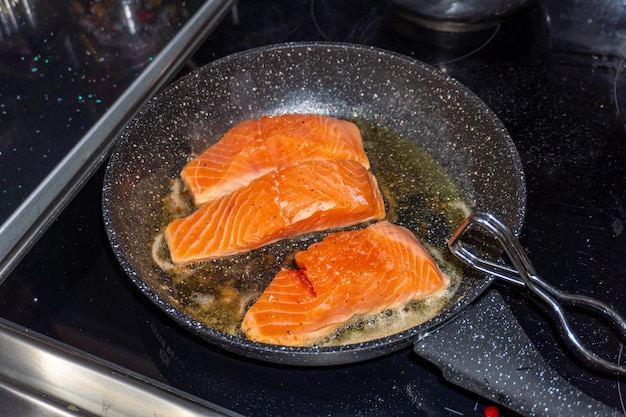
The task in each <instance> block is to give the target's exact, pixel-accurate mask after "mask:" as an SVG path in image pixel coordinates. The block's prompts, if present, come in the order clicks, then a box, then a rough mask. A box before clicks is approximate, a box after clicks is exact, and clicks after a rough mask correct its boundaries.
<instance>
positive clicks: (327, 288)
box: [241, 221, 450, 346]
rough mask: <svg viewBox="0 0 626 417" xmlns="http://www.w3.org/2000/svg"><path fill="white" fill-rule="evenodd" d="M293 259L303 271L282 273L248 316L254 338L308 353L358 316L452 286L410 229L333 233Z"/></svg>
mask: <svg viewBox="0 0 626 417" xmlns="http://www.w3.org/2000/svg"><path fill="white" fill-rule="evenodd" d="M295 259H296V264H297V266H298V268H300V269H299V270H296V269H291V268H283V269H281V270H280V271H279V272H278V274H277V275H276V276H275V277H274V279H273V280H272V282H271V283H270V285H269V286H268V287H267V288H266V289H265V291H264V292H263V293H262V294H261V295H260V296H259V298H258V300H257V301H256V302H255V303H254V304H253V305H252V307H250V309H249V310H248V311H247V313H246V315H245V316H244V319H243V322H242V324H241V330H242V331H243V333H244V334H245V335H246V336H247V337H248V338H249V339H251V340H255V341H258V342H262V343H271V344H277V345H285V346H308V345H311V344H313V343H315V342H316V341H319V340H321V339H322V338H323V337H325V336H327V335H328V334H329V333H331V332H332V331H333V330H335V329H336V328H337V327H339V326H341V325H343V324H344V323H346V322H347V321H348V320H350V319H351V318H352V317H354V316H355V315H366V314H375V313H379V312H382V311H385V310H387V309H394V308H398V307H400V306H404V305H406V304H407V303H409V302H410V301H412V300H416V299H422V298H425V297H428V296H432V295H436V294H439V293H441V292H442V291H444V290H445V289H446V288H447V287H448V285H449V283H450V280H449V278H448V277H446V276H445V275H443V274H442V273H441V271H440V270H439V268H438V266H437V264H436V263H435V261H434V260H433V259H432V257H431V256H430V254H429V253H428V252H427V251H426V249H425V248H424V247H423V246H422V245H421V244H420V243H419V241H418V240H417V238H416V237H415V235H414V234H413V233H412V232H411V231H410V230H408V229H406V228H404V227H402V226H398V225H394V224H392V223H389V222H387V221H382V222H378V223H375V224H373V225H370V226H368V227H367V228H365V229H360V230H352V231H344V232H336V233H334V234H331V235H329V236H327V237H326V238H325V239H324V240H322V241H321V242H319V243H315V244H313V245H311V246H310V247H309V248H308V249H307V250H304V251H301V252H298V253H296V255H295ZM302 275H304V277H303V276H302Z"/></svg>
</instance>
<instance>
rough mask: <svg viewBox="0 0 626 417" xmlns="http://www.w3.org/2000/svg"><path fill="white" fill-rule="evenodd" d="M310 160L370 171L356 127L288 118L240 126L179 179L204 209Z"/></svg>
mask: <svg viewBox="0 0 626 417" xmlns="http://www.w3.org/2000/svg"><path fill="white" fill-rule="evenodd" d="M312 159H348V160H353V161H357V162H359V163H360V164H362V165H363V166H364V167H365V168H367V169H369V168H370V164H369V160H368V159H367V156H366V155H365V151H364V150H363V141H362V138H361V133H360V131H359V128H358V127H357V126H356V125H355V124H354V123H352V122H349V121H346V120H341V119H336V118H333V117H329V116H321V115H314V114H307V115H300V114H286V115H282V116H274V117H271V116H266V117H261V118H259V119H254V120H247V121H244V122H241V123H240V124H239V125H237V126H235V127H233V128H232V129H231V130H229V131H228V132H227V133H226V134H225V135H224V136H223V137H222V139H221V140H220V141H219V142H217V143H216V144H215V145H213V146H211V147H209V148H208V149H207V150H206V151H205V152H204V153H202V154H201V155H200V156H198V157H197V158H195V159H193V160H191V161H190V162H189V163H187V165H186V166H185V167H184V168H183V170H182V171H181V173H180V176H181V178H182V180H183V182H184V183H185V185H186V186H187V188H189V190H190V191H191V193H192V195H193V197H194V201H195V203H196V204H197V205H200V204H203V203H205V202H207V201H209V200H212V199H215V198H218V197H221V196H223V195H226V194H230V193H231V192H233V191H234V190H236V189H238V188H240V187H244V186H246V185H248V183H249V182H250V181H251V180H253V179H255V178H258V177H260V176H262V175H264V174H266V173H268V172H270V171H273V170H276V169H280V168H283V167H287V166H290V165H295V164H298V163H300V162H303V161H307V160H312Z"/></svg>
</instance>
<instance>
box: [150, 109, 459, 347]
mask: <svg viewBox="0 0 626 417" xmlns="http://www.w3.org/2000/svg"><path fill="white" fill-rule="evenodd" d="M356 123H357V124H358V125H359V128H360V129H361V132H362V135H363V139H364V146H365V149H366V153H367V155H368V157H369V159H370V163H371V165H372V173H373V174H374V175H375V176H376V179H377V180H378V184H379V186H380V189H381V192H382V194H383V198H384V200H385V205H386V208H387V218H386V220H389V221H390V222H392V223H396V224H399V225H402V226H405V227H407V228H408V229H410V230H411V231H413V232H414V233H415V235H416V236H417V237H418V238H419V239H420V241H421V242H422V243H423V244H424V246H425V247H426V248H427V249H428V250H429V251H430V253H431V255H433V257H434V258H435V260H436V261H437V263H438V265H439V267H440V268H441V270H442V272H443V273H445V274H446V275H448V276H449V277H450V279H451V284H450V287H449V288H448V289H447V290H446V291H445V292H444V293H443V294H440V295H436V296H432V297H429V298H427V299H425V300H418V301H414V302H411V303H409V304H408V305H406V306H404V307H403V308H400V309H397V310H387V311H383V312H381V313H378V314H373V315H368V316H358V317H354V318H353V319H352V320H350V322H348V323H346V325H344V326H342V327H341V328H339V329H337V330H336V331H335V332H333V333H332V334H330V335H328V336H327V337H325V338H324V339H323V340H320V341H319V343H318V344H319V345H338V344H348V343H357V342H362V341H366V340H372V339H377V338H380V337H384V336H387V335H390V334H394V333H397V332H399V331H402V330H406V329H409V328H411V327H414V326H416V325H418V324H420V323H423V322H424V321H426V320H428V319H430V318H431V317H433V316H435V315H436V314H437V313H438V311H439V310H440V309H441V307H442V306H443V305H444V304H445V302H446V301H447V300H448V299H449V297H451V296H452V295H453V294H454V291H455V289H456V287H457V286H458V283H459V282H460V274H459V273H458V272H456V271H457V268H456V267H454V266H453V265H455V261H454V260H453V259H452V256H451V255H449V252H448V251H447V250H446V249H445V246H446V241H447V239H448V237H449V236H450V234H451V232H452V231H453V230H454V228H455V227H456V226H457V225H458V224H460V223H461V221H462V220H463V219H464V218H465V217H466V215H467V214H468V208H467V205H466V204H465V203H464V202H463V199H462V198H461V194H460V192H459V190H458V187H457V186H456V185H455V183H454V181H453V180H452V178H450V176H449V175H448V174H447V173H446V171H445V170H444V169H443V168H442V167H441V165H439V163H438V162H437V161H436V160H434V159H433V158H432V156H431V155H430V154H429V153H428V152H427V151H426V150H425V149H423V148H422V147H420V146H418V145H417V144H416V143H415V142H413V141H411V140H409V139H406V138H404V137H401V136H399V135H397V134H394V133H392V132H390V131H388V130H386V129H384V128H380V127H377V126H372V125H368V124H365V123H360V122H358V121H356ZM193 210H194V207H193V200H192V198H191V197H190V196H189V194H188V192H187V191H186V190H185V189H184V187H183V186H182V185H181V183H180V180H173V181H172V187H171V189H170V192H169V194H168V195H167V196H166V197H165V198H164V204H163V219H162V226H163V228H165V226H166V225H167V224H168V223H169V222H170V221H171V220H172V219H174V218H176V217H181V216H184V215H187V214H189V213H191V212H192V211H193ZM363 226H364V225H361V226H359V227H363ZM344 230H345V229H344ZM335 231H336V230H335ZM328 233H330V232H317V233H311V234H307V235H304V236H299V237H294V238H290V239H285V240H282V241H279V242H276V243H274V244H271V245H268V246H265V247H263V248H260V249H256V250H253V251H250V252H248V253H244V254H242V255H237V256H231V257H228V258H225V259H220V260H214V261H209V262H201V263H196V264H191V265H187V266H180V265H175V264H173V263H171V260H170V259H169V252H168V250H167V246H166V244H165V242H164V240H163V238H162V235H159V236H157V238H156V239H155V242H154V246H153V258H154V260H155V262H156V263H157V265H158V266H159V267H160V268H161V270H162V271H164V274H163V282H162V284H163V285H164V286H166V287H167V288H168V289H170V290H171V292H172V293H173V294H174V295H173V299H172V301H173V302H174V303H175V304H177V305H179V306H180V307H181V308H182V309H183V310H185V312H186V313H187V314H188V315H189V316H190V317H192V318H193V319H195V320H197V321H200V322H202V323H204V324H206V325H207V326H210V327H212V328H215V329H217V330H220V331H222V332H225V333H229V334H232V335H238V336H241V337H244V336H243V335H242V334H241V332H240V330H239V325H240V323H241V320H242V319H243V315H244V314H245V311H246V310H247V308H248V307H249V306H250V305H252V303H253V302H254V300H255V299H256V297H257V296H258V295H260V293H261V292H263V290H264V289H265V287H266V286H267V285H269V283H270V282H271V280H272V278H273V277H274V275H275V274H276V273H277V272H278V270H279V269H280V268H281V267H283V266H287V267H295V265H294V254H295V252H296V251H298V250H303V249H306V248H307V247H308V246H310V244H312V243H313V242H317V241H319V240H321V239H323V238H324V236H326V235H327V234H328Z"/></svg>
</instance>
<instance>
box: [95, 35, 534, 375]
mask: <svg viewBox="0 0 626 417" xmlns="http://www.w3.org/2000/svg"><path fill="white" fill-rule="evenodd" d="M320 47H321V48H327V49H329V50H335V49H342V50H348V49H349V50H355V51H357V52H358V51H360V52H363V53H368V54H378V55H382V56H384V57H387V58H389V59H395V60H399V61H401V62H403V63H404V64H406V65H409V66H414V67H419V68H420V69H421V70H423V71H427V72H429V73H430V75H431V76H434V77H436V78H438V79H440V80H441V81H443V82H444V83H445V84H449V85H451V86H454V88H456V89H457V90H458V91H460V92H461V93H462V94H463V95H464V98H465V99H467V100H471V101H472V102H474V104H475V105H476V106H477V107H479V108H480V109H481V110H482V111H483V112H485V115H486V116H488V118H489V121H490V122H491V123H494V124H495V125H496V127H497V128H499V129H500V131H501V132H502V134H503V136H504V141H505V142H506V144H507V145H508V146H509V149H508V151H509V152H510V155H512V157H513V160H514V163H515V164H516V166H515V167H514V169H515V170H516V171H517V172H518V173H520V177H519V181H518V184H517V185H518V187H519V193H518V201H516V207H518V212H517V216H516V217H515V220H516V224H513V225H511V227H512V229H513V231H514V233H515V234H516V235H518V234H519V232H520V231H521V227H522V224H523V219H524V216H525V209H526V183H525V179H524V176H523V169H522V165H521V159H520V157H519V154H518V152H517V149H516V147H515V145H514V143H513V141H512V139H511V137H510V135H509V134H508V132H507V131H506V128H505V127H504V125H503V124H502V122H501V121H500V119H499V118H498V117H497V115H496V114H495V113H494V112H493V111H492V110H491V109H490V108H489V107H488V106H487V105H486V103H484V102H483V101H482V100H481V99H480V98H479V97H478V96H476V95H475V94H474V93H473V92H472V91H470V90H469V89H468V88H467V87H465V86H464V85H463V84H461V83H460V82H459V81H457V80H456V79H455V78H452V77H450V76H448V75H445V74H443V73H441V72H440V71H438V70H437V69H436V68H434V67H432V66H430V65H428V64H425V63H423V62H421V61H418V60H416V59H414V58H411V57H408V56H406V55H402V54H400V53H397V52H394V51H388V50H384V49H381V48H378V47H374V46H366V45H358V44H351V43H343V42H286V43H279V44H272V45H266V46H262V47H258V48H254V49H249V50H245V51H240V52H236V53H234V54H231V55H227V56H225V57H221V58H219V59H216V60H215V61H212V62H210V63H208V64H207V65H205V66H203V67H200V68H198V69H196V70H194V71H192V72H191V73H190V74H187V75H185V76H184V77H182V78H181V79H179V80H177V81H175V82H174V83H172V84H170V85H169V86H168V87H166V88H165V89H163V90H162V91H161V92H160V93H159V94H157V95H156V96H155V97H153V98H152V99H151V100H150V101H149V102H148V103H147V104H146V106H144V107H143V108H142V109H140V111H139V112H138V113H137V116H136V117H135V118H133V120H132V121H131V123H130V124H129V126H128V127H127V128H126V129H125V131H124V132H123V134H122V135H121V137H120V139H119V140H118V141H117V143H116V145H115V147H114V149H113V151H112V154H111V157H110V159H109V162H108V164H107V169H106V173H105V179H104V186H103V193H102V209H103V217H104V223H105V229H106V233H107V236H108V238H109V241H110V243H111V247H112V249H113V252H114V253H115V256H116V258H117V259H118V261H119V263H120V265H121V266H122V268H123V270H124V272H125V273H126V274H127V275H128V276H129V277H130V278H131V280H132V281H133V283H134V284H135V285H136V286H137V287H138V288H139V290H140V291H141V293H142V294H143V295H145V296H147V297H148V298H149V299H150V300H151V301H152V302H153V303H155V304H156V305H157V306H158V307H159V308H160V309H161V310H163V311H164V312H165V314H166V315H167V316H168V317H169V318H171V319H173V320H174V321H175V322H176V323H178V324H179V325H181V326H182V327H183V328H185V329H187V330H188V331H191V332H192V333H194V334H196V335H198V336H200V337H201V338H203V339H205V340H207V341H208V342H209V343H210V344H211V345H213V346H217V347H221V348H224V349H225V350H228V351H230V352H235V353H238V354H242V355H243V356H246V357H248V358H255V359H263V357H264V356H265V355H267V354H271V355H279V358H278V360H277V358H271V360H269V362H272V363H284V364H289V365H303V366H327V365H336V364H346V363H351V362H359V361H362V360H365V359H370V358H372V357H375V356H380V353H379V351H380V349H381V347H385V349H389V351H395V350H397V349H400V348H403V347H406V346H408V345H410V344H411V343H413V342H414V341H415V340H417V339H419V338H420V337H421V336H422V335H423V334H424V333H425V332H426V331H429V330H431V329H433V328H436V327H438V326H440V325H442V324H444V323H446V322H447V321H449V320H450V319H453V318H454V317H455V316H456V315H457V314H459V313H460V312H461V311H462V310H463V309H464V308H465V307H467V306H469V305H470V304H472V303H473V302H475V300H476V299H477V298H478V297H480V295H481V294H482V293H483V292H484V291H485V290H486V289H487V288H488V287H489V286H490V285H491V283H492V281H493V279H494V277H492V276H484V277H483V278H482V279H481V280H480V281H479V283H478V284H477V285H476V286H475V287H474V288H473V290H472V291H469V292H468V293H467V294H465V295H464V297H463V299H462V300H461V301H462V302H457V303H456V305H453V306H451V307H449V308H447V309H446V310H445V311H441V312H440V313H439V314H437V315H436V316H435V317H433V318H431V319H429V320H427V321H426V322H424V323H422V324H419V325H417V326H414V327H411V328H409V329H407V330H404V331H401V332H398V333H394V334H391V335H389V336H385V337H383V338H379V339H374V340H370V341H366V342H361V343H353V344H346V345H339V346H313V347H291V346H279V345H270V344H264V343H259V342H255V341H251V340H248V339H244V338H242V337H238V336H233V335H230V334H227V333H223V332H221V331H218V330H216V329H213V328H211V327H209V326H207V325H204V324H203V323H201V322H199V321H197V320H195V319H193V318H191V317H189V316H187V315H185V314H182V312H181V311H180V310H178V309H176V308H175V307H174V306H172V305H171V303H169V302H168V301H167V300H165V299H163V298H162V297H161V296H160V295H159V294H157V293H156V292H155V291H154V290H153V288H152V287H150V286H149V285H148V284H147V283H146V282H145V281H144V280H143V279H142V278H141V276H140V275H139V273H138V272H137V271H136V270H135V268H134V267H133V266H132V265H131V263H130V262H129V260H128V259H127V257H126V255H125V254H124V252H123V249H122V247H121V244H120V242H119V240H118V238H117V234H116V232H115V227H114V224H113V221H112V218H111V207H110V204H109V203H110V201H111V192H112V191H111V189H112V187H111V185H112V182H113V180H114V178H112V176H113V171H114V169H113V167H114V166H115V165H116V164H117V163H118V158H119V156H120V155H119V154H120V150H121V149H122V148H123V146H124V145H125V144H126V143H127V142H128V141H131V140H132V135H131V134H130V133H129V132H131V129H132V125H133V124H134V123H137V121H138V120H139V119H140V118H141V117H142V115H144V114H146V113H148V112H150V109H151V108H153V107H154V106H157V105H158V103H159V100H161V99H162V98H163V97H166V96H167V95H168V94H170V91H171V90H172V89H175V88H176V86H177V83H180V82H181V80H184V79H186V78H187V77H195V76H199V75H201V74H202V72H204V71H207V68H213V67H218V66H220V65H225V64H227V63H230V62H233V61H237V60H241V59H242V58H243V57H249V56H252V55H257V54H262V53H267V52H273V51H279V50H281V51H282V50H289V49H291V50H295V49H301V48H305V49H319V48H320ZM251 353H252V354H251ZM329 358H330V359H329Z"/></svg>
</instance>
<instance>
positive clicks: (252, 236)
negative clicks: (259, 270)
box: [165, 159, 385, 264]
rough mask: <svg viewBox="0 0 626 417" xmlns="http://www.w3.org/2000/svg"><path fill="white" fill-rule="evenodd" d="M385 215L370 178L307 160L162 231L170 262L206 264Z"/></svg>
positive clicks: (332, 162)
mask: <svg viewBox="0 0 626 417" xmlns="http://www.w3.org/2000/svg"><path fill="white" fill-rule="evenodd" d="M383 217H385V205H384V202H383V199H382V196H381V194H380V190H379V188H378V184H377V182H376V179H375V178H374V176H373V175H372V174H371V173H370V172H369V171H368V170H367V169H366V168H365V167H364V166H363V165H361V164H360V163H358V162H355V161H350V160H341V159H328V160H311V161H305V162H302V163H301V164H299V165H292V166H288V167H286V168H282V169H278V170H275V171H272V172H269V173H267V174H265V175H263V176H261V177H259V178H257V179H255V180H253V181H252V182H250V183H249V184H248V185H247V186H244V187H242V188H239V189H237V190H236V191H234V192H232V193H231V194H228V195H225V196H222V197H220V198H218V199H216V200H211V201H209V202H207V203H205V204H204V205H203V206H201V207H200V208H199V209H198V210H196V211H195V212H193V213H192V214H190V215H189V216H187V217H183V218H180V219H177V220H174V221H173V222H171V223H170V224H169V225H168V226H167V227H166V229H165V239H166V241H167V244H168V247H169V251H170V255H171V257H172V261H173V262H175V263H179V264H185V263H190V262H196V261H206V260H211V259H217V258H222V257H225V256H229V255H234V254H238V253H241V252H245V251H249V250H251V249H256V248H259V247H261V246H264V245H266V244H269V243H272V242H275V241H277V240H280V239H282V238H285V237H291V236H296V235H301V234H305V233H310V232H315V231H321V230H326V229H334V228H341V227H345V226H350V225H354V224H358V223H361V222H364V221H368V220H379V219H382V218H383Z"/></svg>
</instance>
